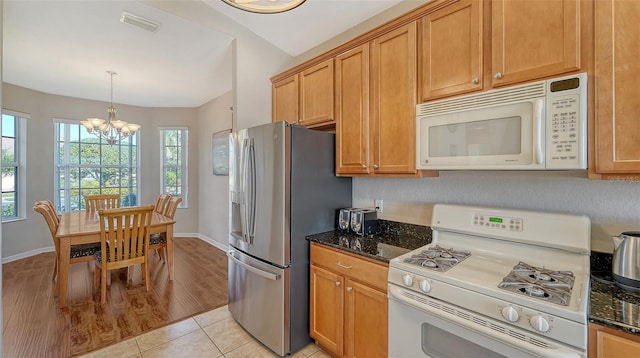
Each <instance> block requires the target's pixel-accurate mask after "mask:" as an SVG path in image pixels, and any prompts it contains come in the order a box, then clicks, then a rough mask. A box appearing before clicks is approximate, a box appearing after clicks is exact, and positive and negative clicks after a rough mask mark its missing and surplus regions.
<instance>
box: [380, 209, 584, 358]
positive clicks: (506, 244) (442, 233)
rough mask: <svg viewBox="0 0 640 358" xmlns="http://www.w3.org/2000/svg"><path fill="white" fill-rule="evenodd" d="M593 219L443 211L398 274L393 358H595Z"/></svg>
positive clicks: (400, 262)
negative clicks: (590, 312) (591, 335)
mask: <svg viewBox="0 0 640 358" xmlns="http://www.w3.org/2000/svg"><path fill="white" fill-rule="evenodd" d="M590 228H591V224H590V221H589V219H588V218H587V217H585V216H574V215H564V214H556V213H541V212H531V211H522V210H509V209H498V208H486V207H470V206H459V205H444V204H438V205H435V206H434V209H433V215H432V229H433V241H432V243H431V244H429V245H428V246H425V247H422V248H419V249H417V250H414V251H412V252H409V253H407V254H404V255H401V256H399V257H396V258H394V259H392V260H391V261H390V264H389V267H390V268H389V357H392V358H393V357H403V358H405V357H406V358H410V357H442V358H444V357H586V350H587V307H588V300H589V253H590V242H591V240H590V237H591V234H590V231H591V230H590Z"/></svg>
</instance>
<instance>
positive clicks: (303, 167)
mask: <svg viewBox="0 0 640 358" xmlns="http://www.w3.org/2000/svg"><path fill="white" fill-rule="evenodd" d="M334 137H335V135H334V134H332V133H325V132H320V131H315V130H310V129H306V128H303V127H299V126H292V125H289V124H287V123H285V122H276V123H269V124H265V125H261V126H257V127H253V128H248V129H243V130H240V131H237V132H234V133H232V134H231V135H230V139H229V148H230V149H229V155H230V162H229V185H230V205H229V209H230V215H229V216H230V225H229V228H230V234H229V251H228V253H227V256H228V257H229V310H230V311H231V313H232V315H233V318H234V319H235V320H236V321H237V322H238V323H240V324H241V325H242V326H243V327H244V328H245V329H246V330H247V331H248V332H249V333H251V334H252V335H253V336H254V337H255V338H257V339H258V340H259V341H260V342H262V343H263V344H264V345H266V346H267V347H269V348H270V349H271V350H273V351H274V352H275V353H277V354H279V355H281V356H283V355H286V354H288V353H294V352H296V351H297V350H299V349H301V348H303V347H304V346H306V345H307V344H308V343H309V342H311V338H309V242H308V241H307V240H306V239H305V236H307V235H310V234H316V233H320V232H326V231H329V230H333V229H334V228H335V223H336V209H339V208H343V207H349V206H351V178H339V177H336V176H335V164H334V163H335V138H334Z"/></svg>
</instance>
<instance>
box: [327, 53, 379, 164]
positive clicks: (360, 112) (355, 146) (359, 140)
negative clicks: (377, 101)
mask: <svg viewBox="0 0 640 358" xmlns="http://www.w3.org/2000/svg"><path fill="white" fill-rule="evenodd" d="M335 66H336V67H335V71H336V74H335V86H336V87H335V88H336V94H335V95H336V100H335V111H336V173H337V174H339V175H344V174H367V173H369V172H370V169H371V168H370V165H369V44H368V43H367V44H364V45H361V46H359V47H356V48H354V49H352V50H350V51H347V52H345V53H343V54H340V55H338V56H336V60H335Z"/></svg>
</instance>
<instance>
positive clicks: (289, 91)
mask: <svg viewBox="0 0 640 358" xmlns="http://www.w3.org/2000/svg"><path fill="white" fill-rule="evenodd" d="M271 112H272V113H271V119H272V121H273V122H278V121H287V122H289V123H294V124H296V123H298V75H293V76H291V77H287V78H285V79H283V80H280V81H278V82H275V83H274V84H273V86H272V90H271Z"/></svg>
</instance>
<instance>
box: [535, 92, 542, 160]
mask: <svg viewBox="0 0 640 358" xmlns="http://www.w3.org/2000/svg"><path fill="white" fill-rule="evenodd" d="M543 116H544V100H543V99H540V98H538V99H536V100H534V101H533V133H534V138H533V151H534V153H533V157H534V160H535V164H542V163H544V153H543V147H544V142H543V138H544V133H542V131H543V128H542V124H543V123H544V122H543V118H542V117H543Z"/></svg>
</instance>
